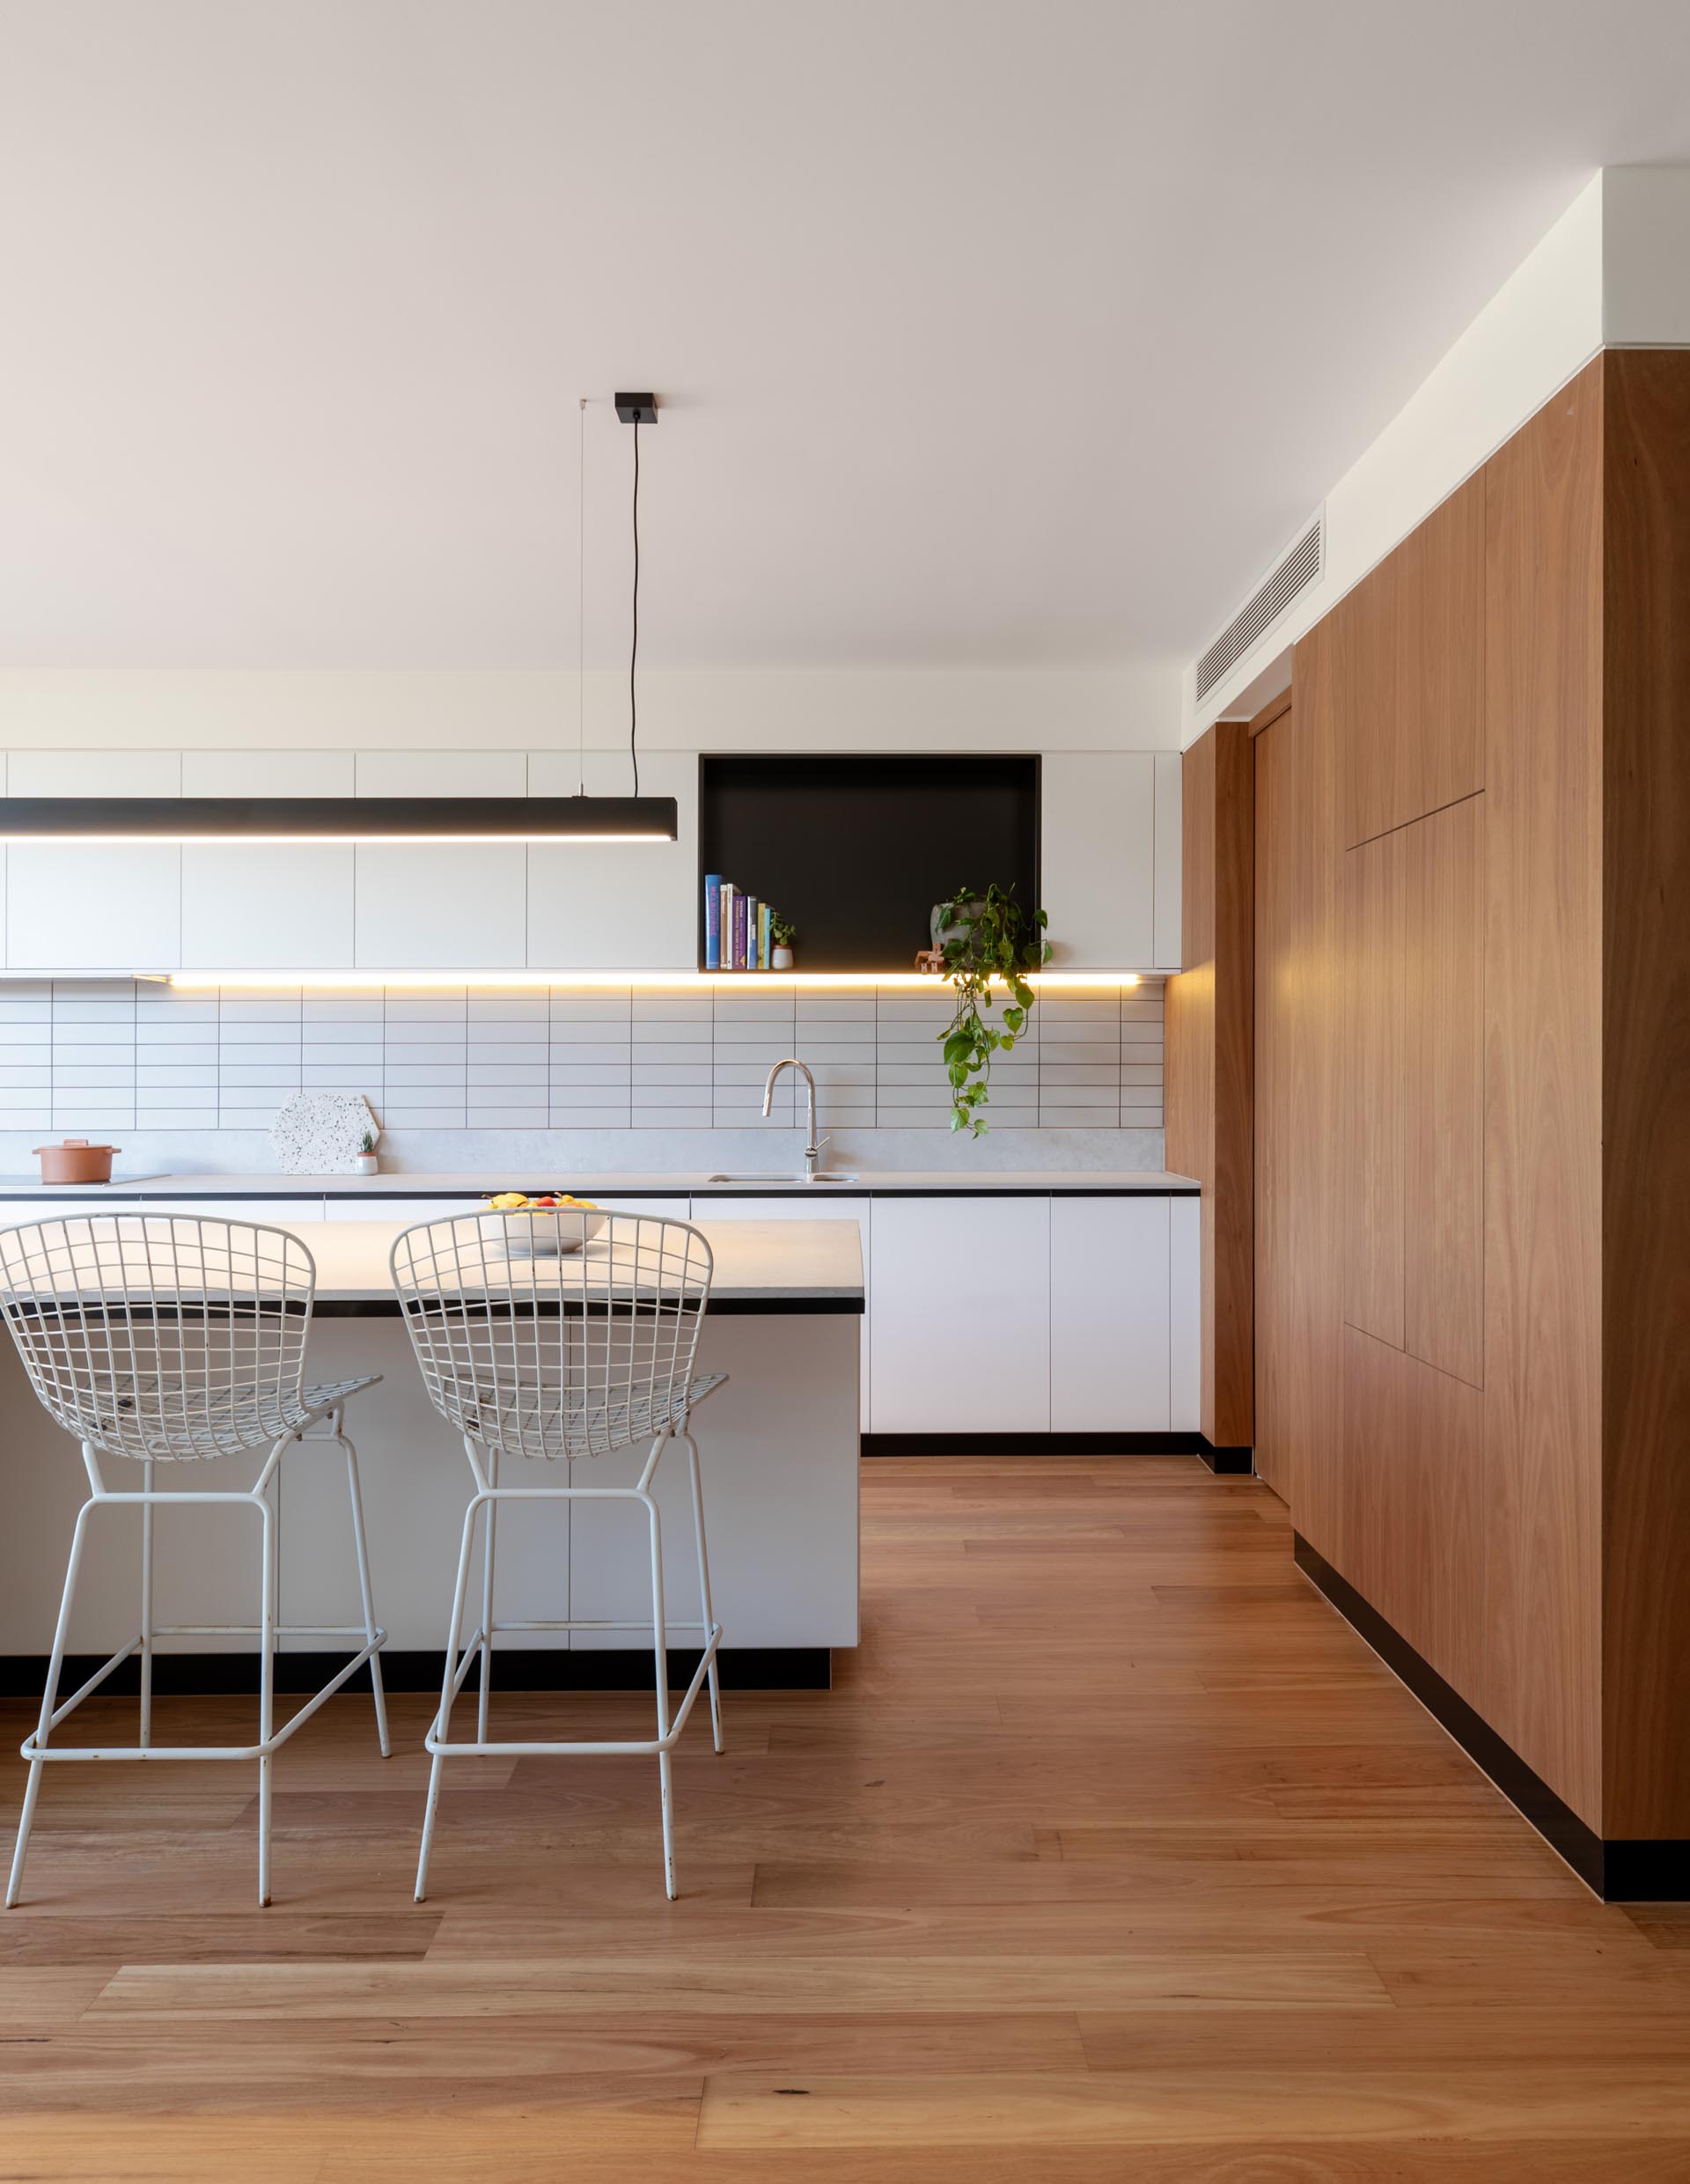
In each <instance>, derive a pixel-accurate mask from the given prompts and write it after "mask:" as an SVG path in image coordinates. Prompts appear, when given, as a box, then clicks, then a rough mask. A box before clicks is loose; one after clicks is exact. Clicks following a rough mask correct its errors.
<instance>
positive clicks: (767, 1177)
mask: <svg viewBox="0 0 1690 2184" xmlns="http://www.w3.org/2000/svg"><path fill="white" fill-rule="evenodd" d="M704 1180H705V1181H706V1182H707V1183H803V1184H805V1186H806V1187H808V1186H809V1185H810V1184H812V1183H855V1182H856V1177H855V1176H854V1175H839V1174H832V1175H784V1174H781V1173H776V1172H775V1170H774V1169H772V1168H760V1169H759V1170H758V1171H757V1173H755V1174H746V1175H707V1176H706V1177H705V1178H704Z"/></svg>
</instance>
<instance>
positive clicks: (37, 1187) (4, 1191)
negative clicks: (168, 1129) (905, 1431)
mask: <svg viewBox="0 0 1690 2184" xmlns="http://www.w3.org/2000/svg"><path fill="white" fill-rule="evenodd" d="M850 1174H851V1180H850V1181H849V1183H843V1182H834V1181H827V1182H823V1183H805V1182H804V1181H803V1180H800V1179H799V1178H797V1177H796V1176H783V1175H768V1176H759V1175H743V1174H742V1175H732V1176H730V1177H728V1178H727V1179H726V1180H722V1181H718V1180H716V1179H715V1177H713V1176H711V1175H709V1174H708V1173H705V1172H704V1171H703V1170H702V1169H699V1170H687V1171H678V1170H669V1171H666V1172H665V1171H660V1170H650V1171H643V1172H633V1171H629V1172H627V1173H612V1172H610V1171H607V1170H599V1169H578V1168H573V1169H572V1168H570V1167H569V1164H568V1163H567V1162H563V1161H560V1162H559V1163H558V1164H557V1166H556V1167H555V1168H553V1169H551V1170H547V1171H544V1172H540V1171H537V1170H536V1169H535V1168H534V1166H533V1162H532V1161H522V1162H518V1163H516V1164H514V1165H513V1166H512V1167H511V1168H510V1169H504V1170H495V1169H490V1168H476V1169H470V1170H465V1171H462V1172H459V1173H430V1172H425V1171H423V1170H417V1171H415V1172H414V1173H405V1172H404V1171H403V1170H400V1171H396V1172H390V1173H386V1174H384V1175H265V1174H252V1173H229V1174H218V1173H216V1172H212V1173H203V1172H202V1173H176V1174H172V1173H159V1174H136V1175H128V1176H125V1175H118V1176H114V1178H113V1180H111V1181H110V1182H109V1183H83V1184H77V1185H70V1184H64V1183H40V1182H37V1181H36V1180H34V1179H33V1177H28V1176H12V1177H0V1204H4V1202H7V1201H18V1202H28V1201H29V1200H31V1199H34V1198H51V1199H54V1200H55V1201H57V1200H62V1199H68V1198H78V1199H80V1198H84V1197H85V1198H87V1199H88V1200H90V1201H91V1202H98V1201H99V1200H101V1199H113V1198H117V1199H124V1198H142V1199H147V1198H183V1199H187V1198H335V1199H344V1200H357V1199H364V1198H367V1199H369V1200H371V1202H374V1203H375V1204H379V1203H380V1202H381V1201H382V1200H383V1199H384V1198H465V1197H478V1196H490V1195H491V1194H492V1193H493V1192H495V1191H501V1190H527V1191H533V1192H535V1193H538V1192H540V1191H547V1190H555V1189H558V1188H565V1189H569V1190H571V1191H574V1192H575V1193H576V1194H577V1196H583V1197H588V1198H594V1197H606V1198H615V1197H635V1198H639V1197H653V1198H660V1197H695V1198H713V1197H714V1198H757V1197H770V1198H807V1199H810V1200H811V1201H812V1202H813V1203H814V1204H815V1206H816V1207H817V1209H818V1217H819V1219H822V1220H826V1219H827V1212H826V1208H827V1201H828V1200H829V1199H830V1198H898V1197H914V1198H931V1197H948V1196H951V1195H953V1194H954V1195H957V1196H959V1197H970V1196H978V1197H999V1196H1004V1197H1054V1198H1066V1197H1076V1198H1091V1197H1099V1198H1117V1197H1125V1196H1139V1195H1143V1196H1148V1197H1152V1198H1187V1197H1190V1198H1194V1197H1195V1196H1196V1195H1197V1191H1198V1186H1197V1184H1196V1183H1195V1182H1194V1181H1193V1180H1192V1179H1191V1177H1190V1176H1188V1175H1172V1174H1168V1173H1165V1171H1163V1170H1161V1169H1140V1168H1120V1169H1086V1168H1044V1169H1003V1170H996V1171H994V1170H988V1169H977V1170H968V1171H959V1170H957V1169H954V1168H934V1169H908V1168H904V1169H899V1168H879V1169H872V1170H871V1169H866V1168H865V1169H861V1170H853V1171H850Z"/></svg>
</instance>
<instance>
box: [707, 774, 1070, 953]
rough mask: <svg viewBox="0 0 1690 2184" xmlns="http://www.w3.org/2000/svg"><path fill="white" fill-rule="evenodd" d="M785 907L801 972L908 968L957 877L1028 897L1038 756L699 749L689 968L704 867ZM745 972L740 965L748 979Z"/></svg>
mask: <svg viewBox="0 0 1690 2184" xmlns="http://www.w3.org/2000/svg"><path fill="white" fill-rule="evenodd" d="M707 872H719V873H720V874H721V876H722V878H723V879H730V880H731V881H732V882H733V884H734V886H736V887H743V888H746V890H748V891H749V892H751V893H755V894H756V895H757V896H758V898H759V899H760V901H767V902H771V903H773V904H774V905H775V908H776V909H778V910H781V911H783V912H784V914H785V915H786V916H788V917H790V919H791V921H792V923H794V924H795V925H796V926H797V929H798V939H797V950H796V954H797V968H798V969H799V970H804V971H861V972H863V974H865V975H870V976H871V975H873V974H875V973H877V972H885V971H907V970H910V969H912V968H913V967H914V965H915V953H916V951H917V950H918V949H921V948H924V947H926V946H927V945H928V916H929V911H930V910H931V909H932V907H933V905H934V904H935V903H936V902H943V901H945V900H946V898H947V897H949V896H950V895H952V894H953V893H955V892H956V890H957V889H958V888H959V887H965V886H971V887H985V886H990V885H992V884H994V883H995V884H996V886H1000V887H1008V886H1011V885H1013V886H1014V888H1015V891H1016V894H1017V897H1018V900H1019V901H1022V902H1023V903H1025V905H1026V906H1027V907H1028V908H1029V909H1031V908H1033V907H1034V906H1035V905H1036V904H1037V903H1038V901H1039V761H1038V759H1037V757H1036V756H1033V755H1024V754H1003V755H993V756H990V757H976V756H972V755H969V756H950V755H947V754H943V753H933V754H921V755H911V754H903V753H900V754H896V755H893V754H885V755H878V754H877V755H871V756H866V757H845V756H834V757H827V758H809V757H797V756H790V757H789V756H773V755H771V756H763V755H760V754H759V755H754V756H753V755H749V754H744V755H741V754H721V753H708V754H705V755H704V756H702V758H701V759H700V760H699V767H698V967H699V968H700V969H701V970H702V969H703V968H704V876H705V874H706V873H707ZM752 975H754V974H752V973H747V976H752Z"/></svg>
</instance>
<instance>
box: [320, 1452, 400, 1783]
mask: <svg viewBox="0 0 1690 2184" xmlns="http://www.w3.org/2000/svg"><path fill="white" fill-rule="evenodd" d="M341 1426H342V1420H341V1417H340V1414H339V1413H338V1412H337V1413H336V1414H335V1418H334V1438H335V1439H336V1440H337V1441H338V1442H339V1443H340V1445H341V1446H342V1448H343V1449H344V1450H345V1451H346V1484H347V1490H348V1492H349V1494H350V1496H351V1497H352V1545H353V1547H354V1548H356V1552H357V1557H358V1592H359V1594H360V1596H361V1597H362V1599H363V1601H364V1644H366V1645H373V1644H375V1642H376V1611H375V1607H374V1597H375V1596H374V1594H373V1593H372V1592H371V1587H370V1549H369V1546H368V1544H367V1542H366V1541H365V1539H364V1494H363V1491H362V1489H360V1487H359V1485H358V1454H357V1451H356V1449H355V1448H354V1447H353V1445H352V1444H351V1442H350V1441H349V1440H348V1438H346V1435H345V1434H344V1433H343V1432H342V1430H341ZM370 1688H371V1690H372V1691H373V1692H374V1693H375V1695H376V1740H377V1742H378V1744H379V1745H380V1746H381V1756H382V1758H383V1759H388V1758H391V1756H392V1754H393V1744H392V1741H391V1739H389V1737H388V1734H387V1694H386V1689H385V1688H384V1686H383V1684H382V1680H381V1656H380V1654H379V1653H372V1654H371V1656H370Z"/></svg>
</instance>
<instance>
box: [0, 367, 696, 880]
mask: <svg viewBox="0 0 1690 2184" xmlns="http://www.w3.org/2000/svg"><path fill="white" fill-rule="evenodd" d="M585 407H586V405H585V404H584V403H583V404H582V408H585ZM616 414H617V415H618V416H619V417H621V419H622V421H623V422H624V423H628V424H631V425H632V426H633V427H634V633H633V643H632V647H631V650H630V651H629V654H628V757H629V759H630V761H631V763H632V769H633V776H634V793H633V795H632V796H627V797H600V796H588V795H587V794H586V793H585V787H584V783H583V788H582V791H581V792H580V793H579V794H577V795H575V796H572V797H100V796H92V797H6V798H0V842H673V841H675V840H676V839H677V836H678V833H679V826H678V820H677V813H676V807H675V799H674V798H673V797H643V796H642V795H641V794H640V758H639V747H638V732H639V714H638V710H637V694H636V687H635V670H636V665H637V664H638V660H639V650H640V427H641V425H642V424H655V423H657V421H658V407H657V398H656V397H655V396H654V395H651V394H618V395H617V397H616ZM583 542H584V529H583Z"/></svg>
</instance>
